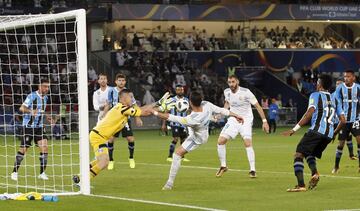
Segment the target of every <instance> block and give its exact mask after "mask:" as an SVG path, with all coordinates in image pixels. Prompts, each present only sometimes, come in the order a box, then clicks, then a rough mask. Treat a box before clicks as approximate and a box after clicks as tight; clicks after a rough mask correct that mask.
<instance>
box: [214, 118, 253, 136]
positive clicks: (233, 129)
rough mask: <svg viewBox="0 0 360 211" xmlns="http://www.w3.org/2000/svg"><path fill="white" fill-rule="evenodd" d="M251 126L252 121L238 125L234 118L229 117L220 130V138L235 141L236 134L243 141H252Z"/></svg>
mask: <svg viewBox="0 0 360 211" xmlns="http://www.w3.org/2000/svg"><path fill="white" fill-rule="evenodd" d="M252 125H253V121H252V120H251V121H246V119H245V120H244V123H243V124H240V123H239V122H238V121H237V120H236V119H235V118H234V117H230V118H229V119H228V122H227V123H226V125H225V126H224V128H223V129H222V131H221V133H220V136H222V137H224V138H226V139H230V138H231V139H235V138H236V136H237V135H238V134H240V135H241V137H242V138H243V139H252Z"/></svg>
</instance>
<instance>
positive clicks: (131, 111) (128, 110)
mask: <svg viewBox="0 0 360 211" xmlns="http://www.w3.org/2000/svg"><path fill="white" fill-rule="evenodd" d="M121 113H122V114H123V115H125V116H141V109H140V108H139V106H137V105H134V106H131V107H127V106H123V107H122V108H121Z"/></svg>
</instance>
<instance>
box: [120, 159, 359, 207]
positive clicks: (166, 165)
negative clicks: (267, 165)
mask: <svg viewBox="0 0 360 211" xmlns="http://www.w3.org/2000/svg"><path fill="white" fill-rule="evenodd" d="M119 163H120V164H128V163H127V162H119ZM136 164H139V165H145V166H159V167H170V164H160V163H136ZM181 168H188V169H204V170H215V171H217V170H219V168H214V167H206V166H188V165H181ZM229 171H234V172H249V170H243V169H233V168H229ZM256 172H259V173H265V174H286V175H293V174H294V173H293V172H284V171H256ZM304 175H311V174H306V173H304ZM320 176H322V177H327V178H334V179H353V180H358V179H360V177H353V176H335V175H329V174H320ZM359 211H360V210H359Z"/></svg>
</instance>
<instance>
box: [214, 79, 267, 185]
mask: <svg viewBox="0 0 360 211" xmlns="http://www.w3.org/2000/svg"><path fill="white" fill-rule="evenodd" d="M228 85H229V88H227V89H225V90H224V95H225V104H224V108H226V109H230V111H232V112H234V113H236V114H237V115H240V116H242V117H243V118H244V124H239V123H238V122H237V121H236V119H235V118H232V117H230V118H229V119H228V122H227V123H226V125H225V126H224V128H223V129H222V131H221V133H220V136H219V138H218V145H217V149H218V156H219V160H220V169H219V170H218V171H217V172H216V177H221V176H222V175H223V174H224V173H225V172H226V171H227V169H228V168H227V165H226V143H227V141H228V140H229V139H235V138H236V136H237V135H238V134H240V135H241V137H242V138H243V140H244V145H245V148H246V153H247V157H248V160H249V165H250V172H249V176H250V177H251V178H255V177H256V169H255V152H254V149H253V146H252V125H253V119H254V116H253V113H252V108H251V106H255V108H256V110H257V112H258V113H259V115H260V117H261V119H262V122H263V125H262V129H263V130H264V131H265V132H266V133H269V125H268V123H267V121H266V117H265V114H264V111H263V109H262V108H261V106H260V105H259V103H258V101H257V99H256V97H255V96H254V94H253V93H252V92H251V91H250V90H249V89H246V88H243V87H240V86H239V79H238V78H237V77H236V76H235V75H232V76H229V77H228Z"/></svg>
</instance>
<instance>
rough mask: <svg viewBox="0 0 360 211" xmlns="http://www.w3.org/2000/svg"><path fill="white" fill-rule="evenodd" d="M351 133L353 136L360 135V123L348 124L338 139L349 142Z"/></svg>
mask: <svg viewBox="0 0 360 211" xmlns="http://www.w3.org/2000/svg"><path fill="white" fill-rule="evenodd" d="M350 133H351V134H352V135H353V136H355V137H356V136H359V135H360V122H359V121H356V122H353V123H346V125H345V126H344V127H343V128H342V129H341V130H340V132H339V136H338V139H339V140H341V141H344V140H348V138H349V136H350Z"/></svg>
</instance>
